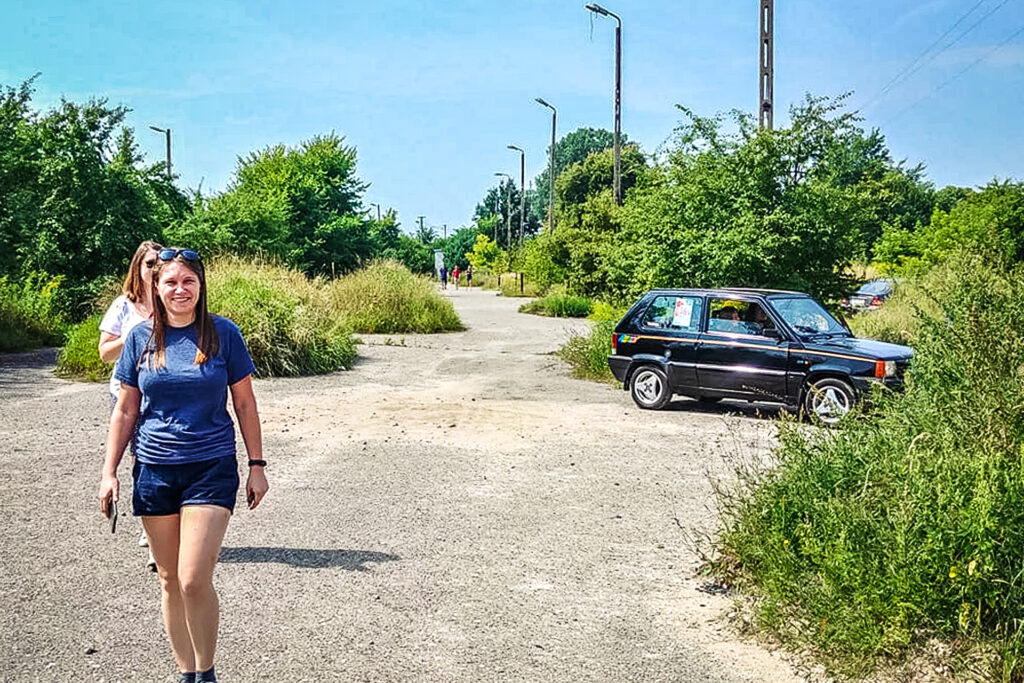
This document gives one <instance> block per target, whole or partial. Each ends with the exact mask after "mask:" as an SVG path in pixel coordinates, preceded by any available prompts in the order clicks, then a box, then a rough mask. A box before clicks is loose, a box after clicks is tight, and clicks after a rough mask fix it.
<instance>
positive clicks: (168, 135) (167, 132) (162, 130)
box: [149, 126, 173, 180]
mask: <svg viewBox="0 0 1024 683" xmlns="http://www.w3.org/2000/svg"><path fill="white" fill-rule="evenodd" d="M149 129H150V130H155V131H156V132H157V133H163V134H164V137H165V138H167V180H171V178H172V177H173V174H172V173H171V129H170V128H157V127H156V126H150V127H149Z"/></svg>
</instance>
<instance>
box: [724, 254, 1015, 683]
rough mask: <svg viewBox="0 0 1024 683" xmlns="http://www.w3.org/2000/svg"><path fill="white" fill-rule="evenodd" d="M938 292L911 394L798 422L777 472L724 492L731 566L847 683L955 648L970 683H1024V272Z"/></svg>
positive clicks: (920, 333) (920, 339)
mask: <svg viewBox="0 0 1024 683" xmlns="http://www.w3.org/2000/svg"><path fill="white" fill-rule="evenodd" d="M936 277H937V278H939V279H940V280H942V281H943V282H944V284H945V287H944V288H942V289H941V291H938V290H936V291H937V293H936V294H935V296H934V298H933V299H930V300H929V301H930V302H931V303H930V304H928V305H929V306H931V307H933V309H934V310H935V312H936V313H935V315H929V314H928V313H926V312H925V311H924V308H923V307H921V306H918V307H916V308H917V312H916V313H915V316H916V318H915V329H916V332H915V333H914V341H915V351H916V356H915V358H914V361H913V366H912V371H911V374H910V377H909V380H908V386H907V389H906V391H905V392H904V393H902V394H896V395H893V394H886V395H879V396H877V397H876V406H877V408H876V410H875V413H874V414H873V415H871V416H870V419H864V420H851V421H849V422H847V423H846V424H845V426H844V428H843V429H841V430H839V431H817V430H808V429H807V428H806V427H801V426H798V425H796V424H794V423H791V422H784V423H782V425H781V429H780V435H779V439H780V442H779V446H778V448H777V449H776V451H775V453H774V457H775V465H774V467H772V468H770V469H765V468H763V467H761V466H758V465H755V464H748V465H746V466H743V467H740V468H739V469H738V472H737V475H738V477H737V479H736V481H735V483H733V484H731V485H720V486H719V490H718V498H717V499H718V503H719V507H720V509H721V512H722V519H723V530H722V533H721V536H720V539H719V541H718V544H717V547H716V550H717V553H718V554H717V560H716V565H715V566H716V567H717V568H718V570H719V571H720V572H722V573H723V574H725V575H726V576H727V577H728V578H729V580H731V581H734V582H739V583H741V584H744V585H747V586H748V587H750V588H752V589H753V590H754V591H755V592H757V593H759V594H761V595H762V596H763V601H762V602H761V607H760V611H759V615H760V619H761V622H762V623H763V624H764V625H765V626H767V627H769V628H772V629H776V630H779V631H783V632H786V633H788V634H789V637H792V638H797V639H800V640H803V641H810V642H812V643H814V644H815V645H817V646H818V648H819V651H820V652H822V653H825V655H824V656H826V657H827V658H828V660H829V663H830V665H831V666H832V667H833V668H834V669H836V670H838V671H840V672H841V673H845V674H858V673H863V672H864V671H866V670H868V669H870V668H871V667H872V666H874V665H875V664H876V663H877V662H878V661H879V660H881V659H885V658H896V659H901V658H905V657H907V656H910V655H913V654H915V653H917V652H918V651H919V649H920V648H921V647H922V646H923V645H924V643H925V642H926V641H927V640H928V639H929V638H932V637H939V638H943V639H947V640H948V641H949V642H950V643H951V644H952V645H953V647H954V649H955V650H956V651H957V653H958V656H957V657H955V658H954V660H953V661H952V662H950V664H951V665H952V666H953V667H954V673H955V674H956V675H957V676H958V677H962V678H971V677H977V676H980V677H986V678H987V677H992V678H996V679H1000V680H1004V681H1019V680H1021V679H1022V676H1024V658H1022V654H1024V638H1022V632H1021V627H1022V626H1021V625H1022V624H1024V469H1022V467H1024V269H1022V268H1021V267H1017V268H1015V269H1013V270H1002V269H1000V268H998V267H994V266H991V265H988V264H986V263H985V262H984V261H983V260H981V259H979V258H975V257H970V258H967V257H965V258H963V260H962V261H960V262H959V263H954V264H951V265H949V266H947V267H946V268H945V269H944V271H943V272H942V273H938V274H937V275H936ZM883 310H884V309H883Z"/></svg>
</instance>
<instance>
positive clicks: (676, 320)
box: [672, 299, 693, 327]
mask: <svg viewBox="0 0 1024 683" xmlns="http://www.w3.org/2000/svg"><path fill="white" fill-rule="evenodd" d="M692 317H693V302H692V301H691V300H690V299H676V310H675V313H674V314H673V315H672V327H689V326H690V318H692Z"/></svg>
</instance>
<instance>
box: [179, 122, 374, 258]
mask: <svg viewBox="0 0 1024 683" xmlns="http://www.w3.org/2000/svg"><path fill="white" fill-rule="evenodd" d="M366 187H367V185H366V184H365V183H363V182H362V181H360V180H359V178H358V177H357V176H356V150H355V148H353V147H346V146H345V145H344V138H341V137H338V136H337V135H335V134H333V133H332V134H330V135H324V136H316V137H314V138H312V139H311V140H308V141H305V142H303V143H301V144H300V145H299V147H298V148H296V149H291V148H288V147H286V146H284V145H275V146H273V147H268V148H266V149H263V150H260V151H258V152H253V153H251V154H250V155H249V156H247V157H245V158H243V159H239V162H238V166H237V168H236V170H235V178H234V180H233V181H232V182H231V184H230V186H229V187H228V189H227V191H225V192H224V193H223V194H221V195H219V196H217V197H214V198H213V199H211V200H209V201H205V200H203V201H198V202H196V203H195V204H194V208H195V210H194V211H193V213H192V215H191V216H189V218H188V219H187V220H186V221H184V222H183V223H182V224H181V225H179V226H177V227H176V228H175V229H174V230H171V231H169V232H170V234H172V235H173V236H174V237H175V238H176V239H178V240H179V241H182V242H192V243H200V242H198V241H197V240H198V239H206V240H208V242H207V243H209V244H212V245H213V246H214V248H216V249H220V250H231V251H238V252H242V253H262V254H269V255H272V256H276V257H279V258H281V259H282V260H283V261H284V262H285V263H287V264H289V265H291V266H294V267H297V268H299V269H301V270H303V271H304V272H306V273H307V274H310V275H313V274H321V275H336V274H341V273H345V272H348V271H351V270H354V269H356V268H358V267H359V266H360V265H361V264H362V263H364V262H365V261H366V260H368V259H369V258H370V257H371V256H372V250H373V241H372V238H371V235H370V229H369V221H368V219H367V218H366V217H365V215H364V213H363V208H362V194H363V192H364V191H365V190H366Z"/></svg>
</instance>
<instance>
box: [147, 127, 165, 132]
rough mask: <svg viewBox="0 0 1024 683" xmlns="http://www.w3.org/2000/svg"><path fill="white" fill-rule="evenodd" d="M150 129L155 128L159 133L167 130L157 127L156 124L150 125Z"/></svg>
mask: <svg viewBox="0 0 1024 683" xmlns="http://www.w3.org/2000/svg"><path fill="white" fill-rule="evenodd" d="M149 129H150V130H155V131H156V132H157V133H166V132H167V129H166V128H157V127H156V126H150V127H149Z"/></svg>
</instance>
